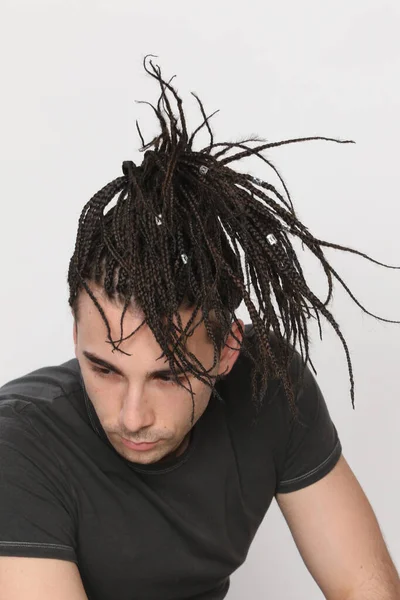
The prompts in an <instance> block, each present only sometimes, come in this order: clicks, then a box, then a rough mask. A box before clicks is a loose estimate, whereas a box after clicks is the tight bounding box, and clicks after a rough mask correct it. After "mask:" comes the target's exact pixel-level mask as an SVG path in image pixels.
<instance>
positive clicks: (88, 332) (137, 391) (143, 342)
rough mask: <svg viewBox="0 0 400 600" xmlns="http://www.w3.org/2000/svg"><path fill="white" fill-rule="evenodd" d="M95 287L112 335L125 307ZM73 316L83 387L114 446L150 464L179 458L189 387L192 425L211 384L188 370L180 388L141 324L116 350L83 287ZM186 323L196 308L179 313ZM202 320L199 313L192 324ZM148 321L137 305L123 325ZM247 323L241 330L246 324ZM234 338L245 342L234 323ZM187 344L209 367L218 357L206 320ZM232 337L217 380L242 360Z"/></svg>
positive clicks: (187, 423)
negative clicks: (139, 446)
mask: <svg viewBox="0 0 400 600" xmlns="http://www.w3.org/2000/svg"><path fill="white" fill-rule="evenodd" d="M91 290H92V292H93V293H94V295H95V296H96V298H97V300H98V301H99V303H101V306H102V308H103V310H104V313H105V315H106V317H107V320H108V323H109V325H110V329H111V334H112V337H113V339H116V338H117V337H118V334H119V329H120V317H121V311H122V306H121V305H118V303H116V302H112V301H111V300H109V299H107V298H106V297H105V295H104V294H103V292H102V289H101V288H100V287H99V286H96V285H93V284H92V285H91ZM77 309H78V310H77V312H76V321H75V320H74V343H75V354H76V357H77V359H78V361H79V364H80V368H81V372H82V376H83V380H84V383H85V388H86V391H87V393H88V396H89V398H90V400H91V402H92V404H93V406H94V408H95V410H96V413H97V416H98V418H99V420H100V423H101V425H102V427H103V429H104V431H105V433H106V435H107V437H108V439H109V441H110V443H111V444H112V445H113V446H114V448H115V450H116V451H117V452H119V453H120V454H121V455H122V456H124V457H125V458H126V459H128V460H131V461H133V462H136V463H142V464H148V463H153V462H157V461H160V460H161V459H163V458H164V457H166V456H168V455H169V454H172V453H174V454H175V455H179V454H180V453H182V452H183V451H184V449H185V447H186V445H187V443H188V437H189V432H190V431H191V429H192V419H191V417H192V399H191V394H190V392H189V391H188V390H187V389H185V387H187V386H188V382H189V384H190V385H191V387H192V392H193V394H194V419H193V425H194V424H195V423H196V422H197V421H198V419H199V418H200V417H201V415H202V414H203V413H204V411H205V410H206V408H207V405H208V403H209V400H210V397H211V393H212V389H211V388H210V387H209V386H208V385H207V384H206V383H203V382H201V381H200V380H198V379H196V377H194V376H193V375H192V374H191V373H190V372H189V373H187V377H188V380H186V379H185V376H184V374H183V373H182V375H181V376H180V378H179V379H180V380H181V382H182V383H184V384H185V387H182V386H179V385H178V384H177V382H176V381H175V377H174V375H173V373H172V372H171V370H170V368H169V364H168V361H166V359H165V358H164V359H159V357H160V354H161V353H162V352H161V348H160V346H159V345H158V343H157V341H156V339H155V337H154V335H153V334H152V332H151V330H150V329H149V327H148V326H146V324H144V325H143V326H142V327H140V329H138V331H136V333H135V335H133V336H132V337H130V338H129V339H127V340H125V341H124V342H122V343H121V345H120V350H122V351H123V353H121V352H113V348H112V346H111V345H110V344H109V343H108V342H107V340H106V336H105V328H104V323H103V320H102V318H101V316H100V313H99V311H98V310H97V308H96V307H95V305H94V304H93V302H92V299H91V298H90V297H89V295H88V294H87V293H86V292H85V291H82V292H81V294H80V296H79V302H78V305H77ZM180 315H181V318H182V324H183V326H184V327H185V325H186V324H187V322H188V321H189V319H190V317H191V315H192V311H191V310H190V309H183V310H181V311H180ZM199 321H200V319H199V317H197V318H196V321H195V324H197V323H198V322H199ZM142 322H143V314H141V312H140V311H139V310H137V309H131V310H128V312H127V313H126V317H125V320H124V324H125V326H126V327H127V330H128V331H129V332H131V331H135V330H136V329H137V328H138V327H139V326H140V325H141V323H142ZM241 324H242V327H244V324H243V322H242V321H241ZM233 331H234V332H236V337H239V339H241V334H240V331H239V330H238V327H237V325H234V326H233ZM186 344H187V349H188V351H189V352H190V353H192V354H193V355H194V356H195V357H196V358H197V360H198V361H199V362H200V363H201V364H202V365H203V366H204V368H205V369H207V370H208V369H210V368H211V367H212V365H213V362H214V352H213V344H212V342H211V340H210V339H209V338H208V334H207V331H206V329H205V327H204V322H203V323H201V324H200V325H199V326H198V327H197V328H196V329H195V330H194V332H193V335H191V336H190V337H188V339H187V341H186ZM234 348H235V339H234V338H233V337H228V339H227V345H225V346H224V347H223V348H222V351H221V353H220V355H219V357H218V361H217V364H216V365H215V367H214V368H212V369H211V371H210V375H211V376H212V377H217V376H222V375H223V374H226V373H227V372H229V371H230V370H231V369H232V367H233V364H234V363H235V361H236V359H237V357H238V354H239V353H238V351H235V349H234ZM123 438H124V439H126V440H129V441H131V442H135V443H141V442H158V443H157V444H156V445H155V446H154V447H153V448H149V449H145V451H138V450H135V449H132V448H130V447H128V445H127V444H125V443H124V442H123Z"/></svg>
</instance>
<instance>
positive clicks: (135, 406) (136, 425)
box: [119, 388, 155, 441]
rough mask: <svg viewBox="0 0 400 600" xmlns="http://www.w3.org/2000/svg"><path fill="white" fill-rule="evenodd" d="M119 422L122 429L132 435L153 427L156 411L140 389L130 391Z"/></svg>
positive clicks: (125, 399)
mask: <svg viewBox="0 0 400 600" xmlns="http://www.w3.org/2000/svg"><path fill="white" fill-rule="evenodd" d="M119 420H120V425H121V426H122V428H123V429H124V430H126V431H129V432H131V433H136V432H138V431H140V430H141V429H146V428H148V427H151V425H153V423H154V421H155V415H154V410H153V408H152V407H151V405H150V402H149V401H148V398H146V396H145V394H144V393H143V390H141V389H139V388H135V389H133V388H131V389H130V390H129V393H128V395H127V396H126V397H125V398H124V402H123V405H122V408H121V413H120V419H119ZM143 441H145V440H143Z"/></svg>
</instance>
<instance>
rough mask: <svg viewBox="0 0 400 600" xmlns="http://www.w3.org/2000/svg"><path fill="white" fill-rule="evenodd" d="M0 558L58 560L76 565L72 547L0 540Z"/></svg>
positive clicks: (76, 561)
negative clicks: (17, 557)
mask: <svg viewBox="0 0 400 600" xmlns="http://www.w3.org/2000/svg"><path fill="white" fill-rule="evenodd" d="M0 556H19V557H29V558H58V559H62V560H68V561H72V562H75V563H77V564H78V560H77V557H76V553H75V550H74V548H72V546H64V545H63V544H47V543H39V542H13V541H12V542H10V541H4V540H0Z"/></svg>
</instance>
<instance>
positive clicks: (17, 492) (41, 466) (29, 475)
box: [0, 411, 78, 563]
mask: <svg viewBox="0 0 400 600" xmlns="http://www.w3.org/2000/svg"><path fill="white" fill-rule="evenodd" d="M71 498H72V497H71V490H70V489H69V484H68V482H67V480H66V478H65V471H64V470H63V468H62V465H61V464H59V463H58V461H57V459H56V457H55V456H54V455H53V454H52V453H50V452H49V451H48V449H47V448H46V445H45V443H44V440H43V439H42V438H40V436H39V437H38V436H37V435H36V434H35V432H34V431H32V428H31V427H30V423H29V421H26V420H24V419H23V418H22V416H19V417H18V416H16V415H15V414H14V415H5V414H4V411H2V414H1V415H0V556H20V557H22V556H23V557H35V558H57V559H62V560H67V561H72V562H75V563H77V562H78V561H77V555H76V551H75V525H74V517H73V502H72V501H71Z"/></svg>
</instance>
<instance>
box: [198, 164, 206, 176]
mask: <svg viewBox="0 0 400 600" xmlns="http://www.w3.org/2000/svg"><path fill="white" fill-rule="evenodd" d="M199 171H200V173H201V174H202V175H206V174H207V173H208V167H206V166H205V165H201V167H200V169H199Z"/></svg>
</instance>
